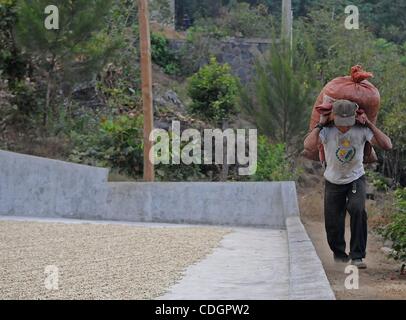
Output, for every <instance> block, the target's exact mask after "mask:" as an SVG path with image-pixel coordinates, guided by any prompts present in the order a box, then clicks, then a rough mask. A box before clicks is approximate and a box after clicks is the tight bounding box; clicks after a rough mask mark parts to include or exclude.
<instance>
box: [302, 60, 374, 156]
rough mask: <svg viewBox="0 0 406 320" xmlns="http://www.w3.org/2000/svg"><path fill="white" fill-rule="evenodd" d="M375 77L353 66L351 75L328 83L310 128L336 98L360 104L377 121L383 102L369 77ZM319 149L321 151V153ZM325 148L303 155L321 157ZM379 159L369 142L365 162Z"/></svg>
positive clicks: (319, 97)
mask: <svg viewBox="0 0 406 320" xmlns="http://www.w3.org/2000/svg"><path fill="white" fill-rule="evenodd" d="M371 77H373V74H372V73H369V72H365V71H363V70H362V67H361V66H358V65H357V66H354V67H352V68H351V76H346V77H339V78H335V79H334V80H332V81H330V82H329V83H327V85H326V86H325V87H324V88H323V90H322V91H321V93H320V95H319V96H318V98H317V100H316V103H315V104H314V107H313V112H312V116H311V120H310V130H313V128H314V127H315V126H316V124H317V123H318V122H319V121H320V113H323V112H324V110H326V106H327V109H328V105H329V104H331V103H332V102H334V101H335V100H341V99H345V100H350V101H352V102H355V103H357V104H358V105H359V107H360V109H362V110H363V111H365V113H366V114H367V116H368V119H369V120H371V121H372V122H373V123H376V121H377V118H378V112H379V108H380V104H381V97H380V94H379V90H378V89H377V88H376V87H375V86H374V85H373V84H372V83H370V82H369V81H368V80H367V79H369V78H371ZM319 151H321V152H320V153H321V154H320V155H319ZM322 153H323V148H321V147H320V146H319V148H316V149H315V150H304V152H303V155H304V156H305V157H306V158H309V159H311V160H316V161H318V160H322V161H323V160H324V159H320V157H324V156H323V154H322ZM376 160H377V158H376V154H375V151H374V150H373V148H371V145H370V144H369V143H367V145H366V150H365V157H364V162H366V163H370V162H375V161H376Z"/></svg>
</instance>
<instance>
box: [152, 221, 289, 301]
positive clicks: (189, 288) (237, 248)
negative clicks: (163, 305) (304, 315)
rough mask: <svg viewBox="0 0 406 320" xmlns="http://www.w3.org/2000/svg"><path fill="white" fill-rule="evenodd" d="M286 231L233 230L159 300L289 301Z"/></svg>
mask: <svg viewBox="0 0 406 320" xmlns="http://www.w3.org/2000/svg"><path fill="white" fill-rule="evenodd" d="M288 298H289V253H288V244H287V239H286V231H283V230H270V229H251V228H235V229H233V232H232V233H231V234H229V235H227V236H225V237H224V239H223V240H222V242H221V243H220V246H219V247H218V248H216V249H215V250H214V252H213V253H212V254H211V255H209V256H208V257H206V259H204V260H202V261H201V262H199V263H197V264H195V265H192V266H190V267H189V268H188V269H187V270H186V272H185V276H184V277H183V279H182V280H181V281H180V282H179V283H177V284H176V285H174V286H173V287H172V288H171V289H170V290H169V292H168V293H167V294H165V295H164V296H162V297H161V298H160V299H166V300H186V299H192V300H198V299H204V300H205V299H209V300H217V299H222V300H241V299H258V300H269V299H276V300H280V299H288Z"/></svg>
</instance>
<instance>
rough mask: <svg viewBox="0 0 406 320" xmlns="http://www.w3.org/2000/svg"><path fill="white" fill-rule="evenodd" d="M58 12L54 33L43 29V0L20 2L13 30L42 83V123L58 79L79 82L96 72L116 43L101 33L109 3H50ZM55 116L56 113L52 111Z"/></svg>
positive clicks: (97, 0) (95, 0)
mask: <svg viewBox="0 0 406 320" xmlns="http://www.w3.org/2000/svg"><path fill="white" fill-rule="evenodd" d="M53 4H54V5H56V6H57V7H58V9H59V26H60V28H59V29H58V30H47V29H46V28H45V27H44V20H45V18H46V15H45V14H44V9H45V8H46V7H47V6H48V5H49V1H46V0H33V1H27V0H21V1H19V3H18V23H17V28H16V34H17V38H18V40H19V44H20V45H21V47H22V48H23V49H24V50H25V51H26V52H29V53H30V55H31V56H32V57H33V58H32V59H33V60H34V61H35V66H36V69H37V71H38V72H39V74H40V75H41V76H42V77H44V78H45V80H46V86H47V89H46V97H45V106H44V113H43V114H44V118H43V119H44V124H46V123H47V117H48V114H49V112H50V106H51V103H52V97H53V95H54V94H55V92H56V90H57V81H58V79H59V80H60V79H61V78H62V79H64V80H65V81H67V80H68V79H76V80H77V79H78V78H79V79H80V77H82V78H83V77H86V76H88V75H89V74H94V73H95V72H96V71H97V70H100V68H101V66H102V65H103V63H104V61H105V58H106V57H107V56H108V55H109V53H110V52H111V51H112V50H113V49H114V48H115V46H116V43H114V42H113V41H112V39H111V38H110V37H109V36H108V35H107V34H106V32H104V31H101V30H103V27H104V24H105V22H106V16H107V15H108V13H109V10H110V8H111V2H110V1H105V0H77V1H64V0H58V1H54V2H53ZM54 113H56V110H54Z"/></svg>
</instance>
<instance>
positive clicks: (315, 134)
mask: <svg viewBox="0 0 406 320" xmlns="http://www.w3.org/2000/svg"><path fill="white" fill-rule="evenodd" d="M319 144H320V128H314V129H313V130H312V132H310V133H309V134H308V135H307V137H306V139H305V141H304V148H305V149H306V150H315V149H317V148H318V146H319Z"/></svg>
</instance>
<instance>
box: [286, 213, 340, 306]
mask: <svg viewBox="0 0 406 320" xmlns="http://www.w3.org/2000/svg"><path fill="white" fill-rule="evenodd" d="M286 229H287V233H288V247H289V267H290V275H289V299H290V300H335V295H334V293H333V290H332V289H331V286H330V283H329V281H328V279H327V276H326V273H325V271H324V268H323V265H322V264H321V261H320V258H319V257H318V255H317V253H316V250H315V248H314V246H313V243H312V242H311V240H310V238H309V236H308V235H307V232H306V230H305V228H304V226H303V224H302V222H301V221H300V218H299V217H289V218H287V219H286Z"/></svg>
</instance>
